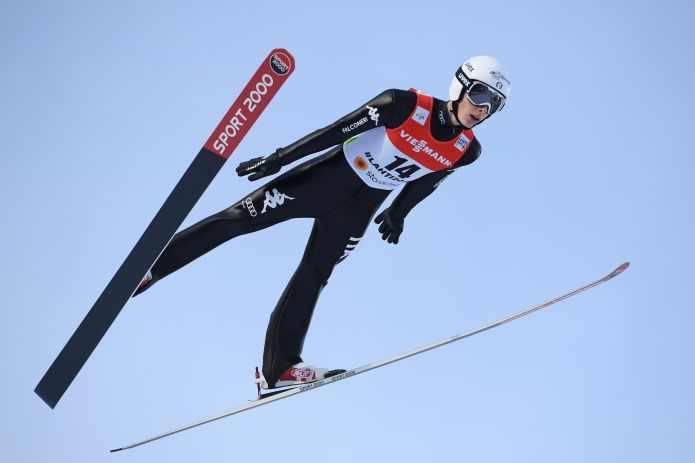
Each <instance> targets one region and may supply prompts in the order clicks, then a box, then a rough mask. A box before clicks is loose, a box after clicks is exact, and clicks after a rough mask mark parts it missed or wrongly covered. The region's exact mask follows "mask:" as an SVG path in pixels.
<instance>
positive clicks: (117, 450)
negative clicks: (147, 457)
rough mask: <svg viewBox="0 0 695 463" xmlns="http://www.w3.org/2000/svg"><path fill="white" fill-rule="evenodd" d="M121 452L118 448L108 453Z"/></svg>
mask: <svg viewBox="0 0 695 463" xmlns="http://www.w3.org/2000/svg"><path fill="white" fill-rule="evenodd" d="M121 450H123V448H120V449H113V450H111V451H110V453H113V452H120V451H121Z"/></svg>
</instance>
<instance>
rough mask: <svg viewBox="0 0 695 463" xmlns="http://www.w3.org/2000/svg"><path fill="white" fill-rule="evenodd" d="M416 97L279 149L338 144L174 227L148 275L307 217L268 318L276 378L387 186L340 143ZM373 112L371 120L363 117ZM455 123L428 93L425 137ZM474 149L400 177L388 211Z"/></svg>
mask: <svg viewBox="0 0 695 463" xmlns="http://www.w3.org/2000/svg"><path fill="white" fill-rule="evenodd" d="M416 102H417V95H416V93H414V92H412V91H403V90H395V89H391V90H387V91H384V92H382V93H381V94H379V95H378V96H377V97H375V98H374V99H372V100H371V101H369V102H368V103H367V104H366V105H363V106H361V107H360V108H359V109H357V110H355V111H354V112H352V113H351V114H349V115H347V116H345V117H343V118H341V119H340V120H338V121H336V122H335V123H333V124H331V125H329V126H327V127H325V128H323V129H320V130H317V131H316V132H314V133H312V134H310V135H307V136H306V137H304V138H302V139H300V140H298V141H296V142H295V143H293V144H291V145H289V146H287V147H286V148H280V149H278V151H277V153H278V154H279V157H280V159H281V160H282V163H283V165H284V164H289V163H290V162H293V161H295V160H297V159H300V158H302V157H304V156H306V155H308V154H312V153H316V152H318V151H322V150H325V149H327V148H330V147H333V146H335V145H338V146H335V147H334V148H332V149H330V150H329V151H327V152H326V153H324V154H322V155H320V156H318V157H316V158H314V159H312V160H310V161H308V162H305V163H302V164H300V165H298V166H296V167H294V168H292V169H291V170H289V171H287V172H285V173H283V174H282V175H280V176H278V177H277V178H275V179H273V180H271V181H270V182H268V183H267V184H265V185H263V186H262V187H260V188H258V189H257V190H255V191H254V192H252V193H250V194H249V195H247V196H245V197H244V198H242V199H241V200H240V201H237V202H236V203H234V204H233V205H232V206H231V207H229V208H227V209H225V210H223V211H221V212H219V213H217V214H214V215H212V216H210V217H208V218H206V219H204V220H201V221H200V222H198V223H196V224H195V225H192V226H191V227H189V228H187V229H185V230H182V231H180V232H178V233H177V234H176V235H175V236H174V238H173V239H172V241H171V242H170V243H169V245H168V246H167V248H166V249H165V250H164V252H163V253H162V255H161V256H160V257H159V259H158V260H157V262H156V263H155V265H154V266H153V267H152V277H153V280H152V282H155V281H157V280H159V279H161V278H163V277H165V276H166V275H169V274H170V273H172V272H174V271H176V270H178V269H179V268H181V267H183V266H184V265H186V264H188V263H189V262H191V261H193V260H194V259H196V258H198V257H200V256H202V255H203V254H205V253H207V252H208V251H210V250H212V249H213V248H215V247H217V246H219V245H220V244H222V243H224V242H226V241H228V240H230V239H232V238H234V237H236V236H239V235H243V234H246V233H252V232H255V231H258V230H262V229H264V228H267V227H270V226H271V225H275V224H277V223H280V222H283V221H285V220H287V219H292V218H300V217H306V218H309V217H310V218H314V219H315V220H314V226H313V229H312V231H311V236H310V237H309V242H308V244H307V247H306V250H305V252H304V256H303V257H302V260H301V262H300V263H299V266H298V267H297V270H296V271H295V273H294V275H293V276H292V278H291V280H290V281H289V283H288V285H287V287H286V288H285V291H284V292H283V294H282V296H281V297H280V300H279V301H278V303H277V306H276V307H275V310H273V312H272V314H271V316H270V322H269V324H268V329H267V333H266V340H265V349H264V355H263V374H264V375H265V378H266V380H267V381H268V383H269V384H270V385H273V384H275V382H276V381H277V379H278V378H279V376H280V375H281V374H282V373H283V372H284V371H285V370H286V369H287V368H288V367H290V366H292V365H294V364H296V363H298V362H301V361H302V359H301V353H302V348H303V345H304V339H305V337H306V334H307V331H308V329H309V324H310V322H311V317H312V314H313V311H314V307H315V305H316V302H317V300H318V297H319V294H320V292H321V290H322V289H323V287H324V286H326V284H327V282H328V278H329V277H330V276H331V273H332V272H333V268H334V267H335V265H336V264H337V263H339V262H340V261H342V260H343V259H345V258H346V257H347V255H348V254H349V253H350V251H352V250H353V249H354V248H355V246H356V245H357V244H358V242H359V240H360V239H361V238H362V236H363V235H364V232H365V230H366V228H367V226H368V225H369V221H370V219H371V218H372V216H374V214H375V212H376V211H377V209H378V208H379V206H380V205H381V203H382V202H383V201H384V199H386V197H387V196H388V194H389V193H390V191H389V190H382V189H376V188H372V187H370V186H368V185H367V184H366V183H365V182H363V181H362V180H361V179H360V178H359V177H358V176H357V175H356V174H355V172H354V171H353V170H352V168H351V167H350V166H349V165H348V162H347V160H346V159H345V156H344V154H343V151H342V150H343V145H342V143H343V142H345V141H346V140H347V139H349V138H351V137H353V136H355V135H357V134H360V133H362V132H365V131H367V130H369V129H372V128H374V127H375V126H381V125H385V126H386V127H387V128H396V127H399V126H400V125H401V124H402V123H403V122H404V121H405V120H406V119H407V118H408V117H409V116H410V115H411V114H412V113H413V110H414V108H415V106H416ZM374 108H376V110H375V109H374ZM370 111H371V113H370ZM375 111H376V114H378V117H377V118H376V120H375V118H374V117H370V114H371V115H372V116H373V115H374V114H375ZM461 130H462V129H461V127H456V126H453V125H452V124H451V122H450V118H449V114H448V111H447V109H446V102H444V101H441V100H437V99H435V100H434V106H433V117H432V118H431V126H430V131H431V134H432V136H433V137H434V138H435V139H437V140H440V141H449V140H453V139H454V138H455V137H456V136H458V134H459V133H461ZM479 155H480V144H479V143H478V142H477V139H473V141H472V145H471V146H470V148H469V149H468V150H467V151H466V153H465V155H464V156H463V157H462V158H461V159H459V160H458V162H456V164H455V165H454V166H453V167H452V168H450V169H445V170H441V171H437V172H432V173H429V174H427V175H425V176H423V177H421V178H419V179H417V180H414V181H412V182H409V183H407V184H406V185H405V186H404V187H403V188H402V190H401V191H400V192H399V194H398V196H397V197H396V198H395V200H394V201H393V203H392V204H391V206H390V207H389V209H388V211H387V213H388V214H389V215H390V216H391V217H393V218H395V219H397V220H402V219H403V218H405V216H406V215H407V214H408V212H409V211H410V210H411V209H412V208H413V207H414V206H415V205H416V204H417V203H419V202H420V201H422V200H423V199H424V198H425V197H427V196H428V195H429V194H430V193H432V192H433V191H434V189H435V188H436V187H437V186H438V185H439V184H440V183H441V181H442V180H444V179H445V178H446V177H447V176H448V175H449V174H450V173H451V172H453V171H454V170H455V169H456V168H458V167H460V166H462V165H467V164H470V163H472V162H473V161H475V160H476V159H477V158H478V156H479ZM149 286H151V285H148V287H149ZM136 294H137V293H136Z"/></svg>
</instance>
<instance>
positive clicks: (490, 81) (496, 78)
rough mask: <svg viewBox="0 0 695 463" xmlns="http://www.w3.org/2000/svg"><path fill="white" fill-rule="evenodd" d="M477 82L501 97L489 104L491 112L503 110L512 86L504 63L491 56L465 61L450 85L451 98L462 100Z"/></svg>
mask: <svg viewBox="0 0 695 463" xmlns="http://www.w3.org/2000/svg"><path fill="white" fill-rule="evenodd" d="M476 82H480V83H483V84H485V85H486V86H487V87H489V88H490V89H492V90H493V91H494V93H495V94H497V95H499V96H500V97H501V98H499V100H498V101H497V102H495V104H493V105H489V104H488V111H489V113H490V114H492V113H494V112H496V111H499V110H501V109H502V107H503V106H504V103H505V101H506V100H507V97H508V96H509V89H510V86H511V82H510V81H509V73H508V72H507V70H506V69H505V67H504V66H503V65H502V63H500V62H499V61H498V60H497V59H495V58H493V57H491V56H474V57H473V58H471V59H469V60H468V61H466V62H465V63H463V65H461V67H460V68H458V69H457V70H456V72H455V73H454V78H453V80H452V81H451V86H449V99H450V100H452V101H454V102H457V101H461V98H463V95H464V94H465V92H466V91H468V90H470V88H471V87H472V86H473V85H474V84H475V83H476Z"/></svg>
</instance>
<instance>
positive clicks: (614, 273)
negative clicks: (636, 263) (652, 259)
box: [609, 262, 630, 278]
mask: <svg viewBox="0 0 695 463" xmlns="http://www.w3.org/2000/svg"><path fill="white" fill-rule="evenodd" d="M629 266H630V262H623V263H622V264H620V265H619V266H618V268H616V269H615V270H613V271H612V272H611V274H610V275H609V276H610V277H611V278H613V277H615V276H618V275H620V274H621V273H623V272H624V271H625V270H627V268H628V267H629Z"/></svg>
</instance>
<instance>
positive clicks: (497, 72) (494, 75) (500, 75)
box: [490, 71, 511, 88]
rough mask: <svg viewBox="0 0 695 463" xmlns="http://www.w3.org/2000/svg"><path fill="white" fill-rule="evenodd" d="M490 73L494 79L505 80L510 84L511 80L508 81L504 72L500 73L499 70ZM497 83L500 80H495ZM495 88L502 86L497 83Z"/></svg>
mask: <svg viewBox="0 0 695 463" xmlns="http://www.w3.org/2000/svg"><path fill="white" fill-rule="evenodd" d="M490 75H491V76H492V77H494V78H495V79H497V80H498V81H499V80H503V81H505V82H506V83H507V85H511V82H509V79H507V78H506V77H505V76H504V74H502V73H501V72H499V71H490ZM497 84H501V82H497ZM497 88H502V87H500V86H499V85H498V87H497Z"/></svg>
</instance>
